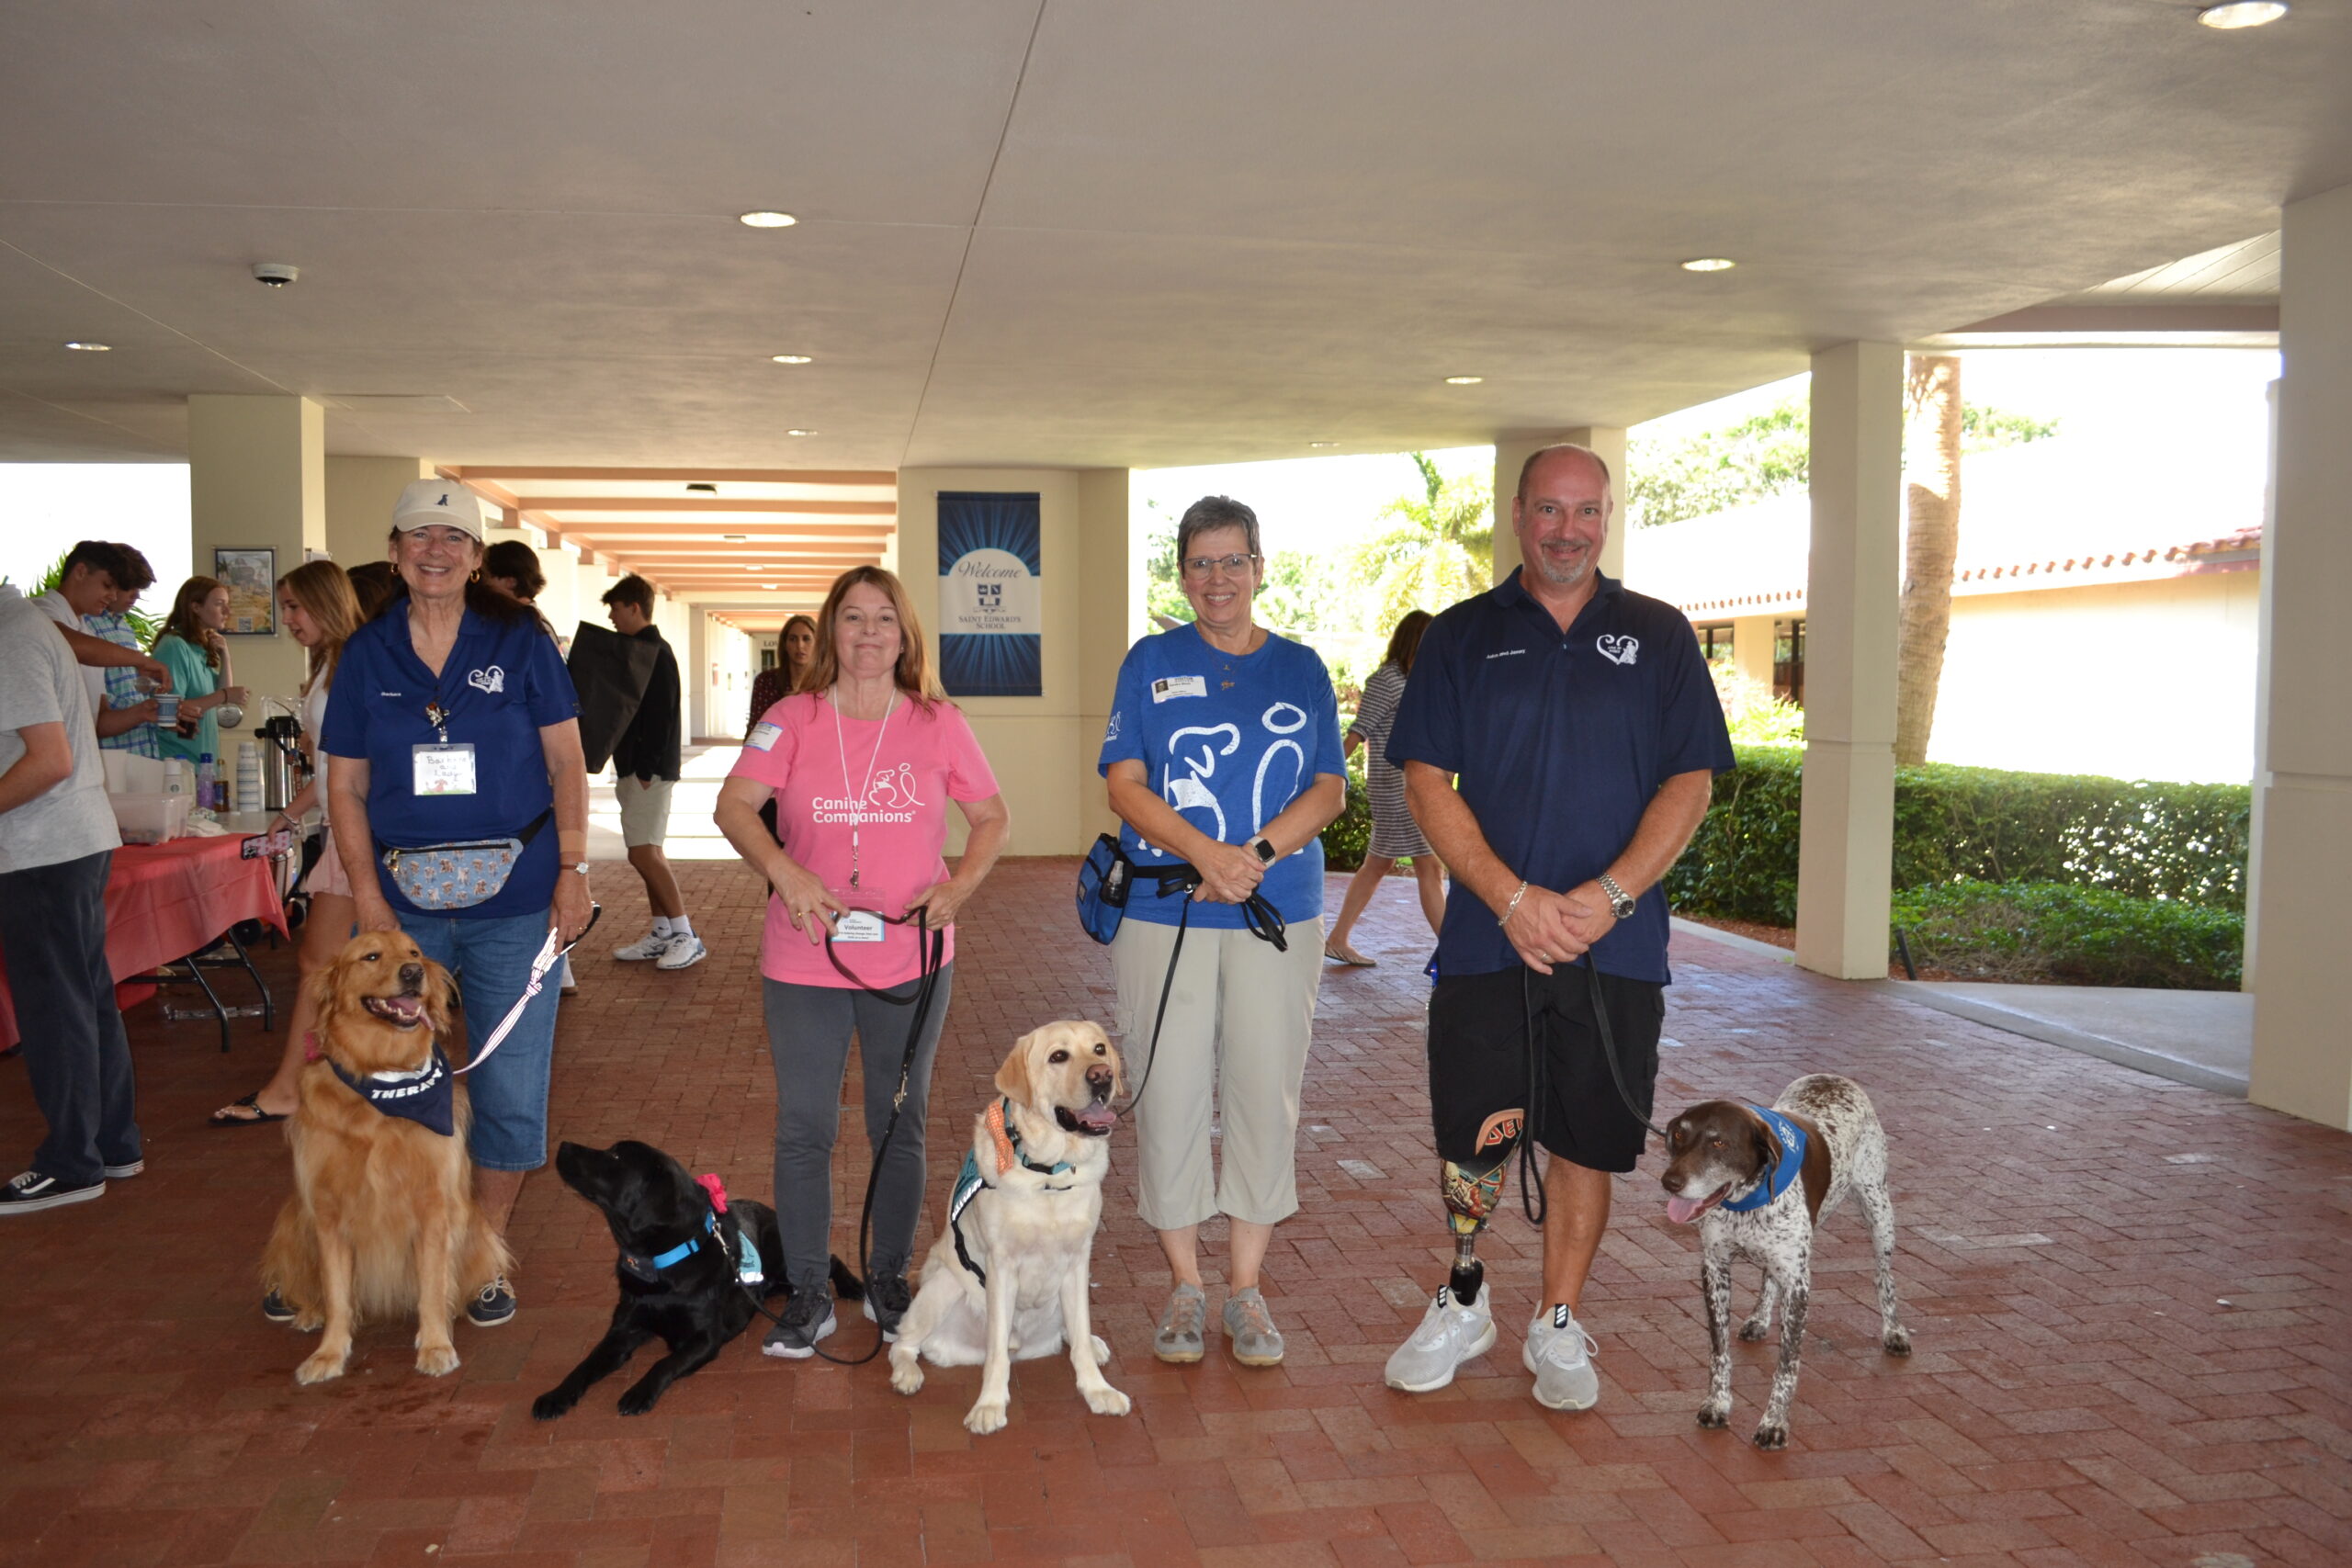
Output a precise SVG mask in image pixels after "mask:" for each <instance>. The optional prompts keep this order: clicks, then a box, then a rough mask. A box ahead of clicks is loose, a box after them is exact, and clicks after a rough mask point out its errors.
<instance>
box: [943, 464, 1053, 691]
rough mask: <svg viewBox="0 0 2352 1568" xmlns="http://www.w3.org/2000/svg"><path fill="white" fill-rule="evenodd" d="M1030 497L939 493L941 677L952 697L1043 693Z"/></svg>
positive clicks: (1040, 605) (1038, 576)
mask: <svg viewBox="0 0 2352 1568" xmlns="http://www.w3.org/2000/svg"><path fill="white" fill-rule="evenodd" d="M1039 535H1040V528H1039V524H1038V502H1037V497H1036V495H1035V493H1034V492H1023V493H998V492H993V491H940V492H939V621H940V625H939V666H940V669H939V677H940V683H941V684H942V685H944V686H945V687H946V688H947V694H948V695H949V696H951V697H1036V696H1043V695H1044V694H1045V684H1044V676H1043V666H1042V659H1041V653H1040V636H1041V633H1042V631H1043V620H1044V608H1045V598H1044V592H1043V589H1042V583H1043V581H1044V573H1043V570H1042V567H1043V561H1042V558H1041V555H1042V551H1041V546H1040V539H1039Z"/></svg>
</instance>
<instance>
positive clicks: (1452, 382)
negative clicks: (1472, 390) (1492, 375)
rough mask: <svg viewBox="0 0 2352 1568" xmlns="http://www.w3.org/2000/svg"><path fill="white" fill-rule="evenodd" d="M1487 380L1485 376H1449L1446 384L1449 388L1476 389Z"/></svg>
mask: <svg viewBox="0 0 2352 1568" xmlns="http://www.w3.org/2000/svg"><path fill="white" fill-rule="evenodd" d="M1485 379H1486V378H1485V377H1484V376H1448V377H1447V378H1445V384H1446V385H1447V386H1449V387H1475V386H1476V385H1477V384H1478V383H1479V382H1481V381H1483V380H1485Z"/></svg>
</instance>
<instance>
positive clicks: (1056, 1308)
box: [890, 1023, 1127, 1433]
mask: <svg viewBox="0 0 2352 1568" xmlns="http://www.w3.org/2000/svg"><path fill="white" fill-rule="evenodd" d="M1123 1082H1124V1077H1123V1070H1122V1068H1121V1067H1120V1065H1119V1054H1118V1052H1117V1051H1115V1050H1114V1049H1113V1048H1112V1046H1111V1042H1110V1039H1109V1037H1108V1036H1106V1035H1105V1034H1104V1033H1103V1031H1102V1030H1101V1029H1100V1028H1099V1027H1097V1026H1096V1025H1094V1024H1091V1023H1048V1024H1046V1025H1045V1026H1044V1027H1042V1028H1040V1029H1037V1030H1035V1031H1034V1032H1031V1033H1028V1034H1025V1035H1023V1036H1022V1037H1021V1039H1020V1040H1019V1041H1018V1042H1016V1043H1014V1045H1013V1047H1012V1055H1008V1056H1007V1057H1005V1059H1004V1065H1003V1066H1001V1067H999V1068H998V1069H997V1074H996V1089H997V1093H998V1095H999V1096H1000V1098H999V1099H998V1100H997V1101H996V1102H995V1103H994V1104H992V1105H990V1106H989V1108H988V1109H987V1110H986V1111H982V1112H981V1113H980V1114H979V1115H978V1116H976V1117H974V1118H973V1120H972V1150H971V1154H970V1156H968V1157H967V1159H966V1161H965V1163H964V1172H963V1175H962V1176H961V1177H960V1178H959V1179H958V1180H957V1182H956V1195H955V1197H954V1198H953V1199H952V1200H951V1201H950V1202H949V1205H948V1213H949V1221H948V1228H947V1230H946V1232H945V1233H944V1234H943V1235H941V1236H940V1237H939V1239H938V1240H937V1241H934V1242H933V1244H932V1247H931V1255H930V1257H929V1258H926V1259H924V1261H923V1267H922V1283H921V1285H920V1287H919V1288H918V1289H917V1291H916V1293H915V1299H914V1304H913V1305H912V1306H910V1307H909V1308H908V1309H907V1314H906V1317H905V1318H904V1320H903V1321H901V1322H900V1323H899V1337H898V1342H897V1343H896V1344H894V1345H892V1346H891V1347H890V1386H891V1387H892V1388H895V1389H897V1390H898V1391H899V1393H915V1392H916V1391H917V1390H919V1389H921V1388H922V1358H925V1357H927V1358H929V1359H930V1360H931V1362H932V1364H933V1366H940V1367H968V1366H972V1365H974V1364H975V1363H977V1364H978V1365H979V1367H980V1369H981V1371H980V1396H979V1398H978V1401H976V1402H975V1403H974V1404H973V1405H972V1408H971V1410H970V1411H969V1413H967V1415H966V1416H965V1417H964V1425H965V1426H966V1427H969V1428H970V1429H971V1430H972V1431H974V1432H982V1433H985V1432H993V1431H996V1430H997V1429H999V1428H1000V1427H1002V1426H1003V1425H1004V1420H1005V1405H1006V1404H1007V1402H1008V1400H1009V1399H1010V1397H1011V1394H1012V1362H1013V1359H1014V1358H1016V1357H1018V1358H1019V1359H1022V1360H1028V1359H1032V1358H1035V1357H1038V1356H1049V1355H1051V1354H1053V1352H1054V1351H1056V1350H1057V1349H1059V1348H1061V1345H1062V1341H1063V1340H1064V1339H1065V1338H1067V1339H1068V1340H1069V1364H1070V1367H1071V1369H1072V1370H1073V1371H1076V1372H1077V1374H1078V1392H1079V1393H1080V1394H1081V1395H1083V1396H1084V1397H1085V1400H1086V1406H1087V1408H1088V1409H1090V1410H1091V1411H1093V1412H1094V1413H1095V1414H1096V1415H1098V1416H1125V1414H1126V1413H1127V1396H1126V1395H1125V1394H1124V1393H1120V1392H1119V1391H1118V1390H1117V1389H1115V1388H1113V1387H1112V1386H1111V1385H1110V1384H1109V1383H1107V1382H1104V1381H1103V1369H1102V1362H1103V1360H1105V1359H1109V1357H1110V1354H1111V1349H1110V1347H1109V1346H1107V1345H1105V1344H1103V1341H1102V1340H1100V1339H1097V1338H1096V1337H1094V1335H1093V1333H1092V1330H1091V1327H1090V1325H1089V1323H1088V1318H1087V1299H1086V1292H1087V1275H1088V1266H1089V1263H1090V1261H1091V1258H1092V1257H1093V1252H1094V1227H1095V1224H1096V1223H1097V1222H1098V1221H1099V1220H1101V1219H1102V1217H1103V1177H1104V1176H1105V1175H1107V1174H1108V1173H1109V1171H1110V1169H1111V1151H1110V1146H1109V1139H1110V1134H1111V1129H1112V1128H1113V1127H1114V1126H1115V1125H1116V1124H1117V1122H1118V1113H1117V1112H1116V1111H1114V1110H1113V1109H1112V1105H1111V1102H1112V1100H1113V1098H1114V1096H1116V1095H1117V1094H1118V1093H1119V1091H1120V1089H1121V1087H1122V1085H1123Z"/></svg>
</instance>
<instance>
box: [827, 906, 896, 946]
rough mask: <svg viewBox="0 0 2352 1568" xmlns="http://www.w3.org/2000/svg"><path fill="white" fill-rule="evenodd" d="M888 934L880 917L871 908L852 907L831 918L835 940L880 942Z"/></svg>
mask: <svg viewBox="0 0 2352 1568" xmlns="http://www.w3.org/2000/svg"><path fill="white" fill-rule="evenodd" d="M886 936H888V928H886V927H885V926H884V925H883V924H882V917H881V916H879V915H877V914H876V913H875V912H874V911H873V910H871V909H852V910H850V911H849V912H848V913H846V914H843V915H841V916H838V917H836V918H835V919H834V920H833V940H834V941H835V942H880V941H882V940H883V939H884V938H885V937H886Z"/></svg>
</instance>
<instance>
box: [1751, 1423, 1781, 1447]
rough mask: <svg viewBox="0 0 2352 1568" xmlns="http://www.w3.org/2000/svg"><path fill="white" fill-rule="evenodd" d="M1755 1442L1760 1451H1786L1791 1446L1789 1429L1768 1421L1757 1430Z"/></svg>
mask: <svg viewBox="0 0 2352 1568" xmlns="http://www.w3.org/2000/svg"><path fill="white" fill-rule="evenodd" d="M1754 1441H1755V1443H1756V1446H1757V1447H1758V1448H1759V1449H1785V1448H1787V1447H1788V1446H1789V1429H1788V1428H1787V1427H1778V1426H1775V1425H1773V1424H1772V1423H1771V1422H1770V1421H1767V1422H1765V1423H1764V1425H1762V1426H1761V1427H1757V1428H1756V1437H1755V1439H1754Z"/></svg>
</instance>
